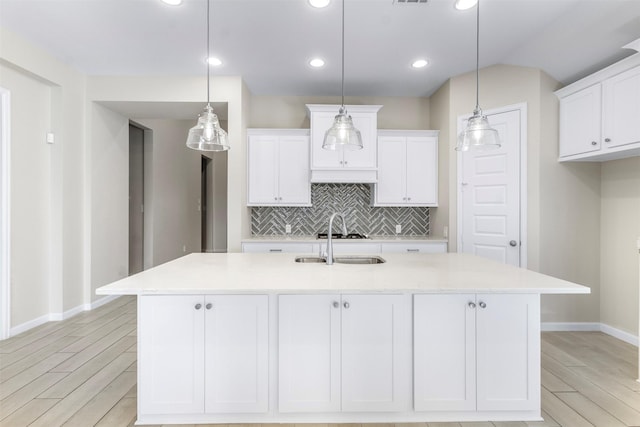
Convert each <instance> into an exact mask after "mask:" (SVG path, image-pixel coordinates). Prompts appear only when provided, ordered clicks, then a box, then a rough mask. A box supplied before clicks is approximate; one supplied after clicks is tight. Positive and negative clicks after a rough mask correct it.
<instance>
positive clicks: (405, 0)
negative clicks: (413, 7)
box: [393, 0, 429, 4]
mask: <svg viewBox="0 0 640 427" xmlns="http://www.w3.org/2000/svg"><path fill="white" fill-rule="evenodd" d="M427 2H429V0H393V3H394V4H427Z"/></svg>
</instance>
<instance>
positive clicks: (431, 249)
mask: <svg viewBox="0 0 640 427" xmlns="http://www.w3.org/2000/svg"><path fill="white" fill-rule="evenodd" d="M380 249H381V250H380V252H382V253H424V254H443V253H446V252H447V242H426V243H425V242H410V241H403V242H389V243H382V244H381V245H380Z"/></svg>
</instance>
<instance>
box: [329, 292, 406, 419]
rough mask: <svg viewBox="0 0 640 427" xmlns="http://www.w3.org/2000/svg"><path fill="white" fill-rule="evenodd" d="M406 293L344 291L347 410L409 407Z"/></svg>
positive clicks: (344, 405) (344, 400) (344, 406)
mask: <svg viewBox="0 0 640 427" xmlns="http://www.w3.org/2000/svg"><path fill="white" fill-rule="evenodd" d="M408 305H409V304H407V303H406V302H405V297H404V296H403V295H362V294H361V295H343V296H342V410H343V411H351V412H381V411H402V410H408V409H409V393H410V389H411V385H410V384H411V382H410V377H411V334H410V331H411V321H410V316H409V313H410V308H409V307H408Z"/></svg>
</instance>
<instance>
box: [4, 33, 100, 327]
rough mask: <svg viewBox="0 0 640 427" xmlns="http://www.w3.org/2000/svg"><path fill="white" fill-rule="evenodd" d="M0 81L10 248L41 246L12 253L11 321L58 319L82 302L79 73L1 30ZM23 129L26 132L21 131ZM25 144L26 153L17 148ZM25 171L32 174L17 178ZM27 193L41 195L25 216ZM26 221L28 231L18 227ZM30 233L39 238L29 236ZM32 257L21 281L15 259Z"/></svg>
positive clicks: (16, 323) (81, 100)
mask: <svg viewBox="0 0 640 427" xmlns="http://www.w3.org/2000/svg"><path fill="white" fill-rule="evenodd" d="M0 86H2V87H4V88H5V89H8V90H9V91H10V92H11V100H12V110H13V111H11V129H12V139H11V145H12V151H13V154H12V159H11V163H12V178H11V179H12V183H11V188H12V199H11V202H10V203H11V205H12V207H11V209H12V212H14V213H13V215H12V247H14V248H15V246H14V245H17V246H23V245H30V247H31V248H32V250H33V251H35V252H38V251H40V250H44V251H46V253H44V254H38V255H36V254H35V253H34V252H32V254H31V255H29V256H26V257H25V256H23V255H20V257H19V258H18V255H16V254H15V253H14V254H13V255H12V265H11V269H12V272H11V273H12V275H13V276H14V279H13V280H14V284H13V286H12V287H13V288H15V289H14V293H13V295H12V301H11V303H12V320H11V325H10V326H11V328H15V327H19V326H20V325H22V324H25V323H26V322H32V321H35V322H36V323H37V322H39V321H42V320H46V317H47V316H48V317H49V318H52V319H55V318H61V317H62V316H63V314H64V313H65V312H67V311H69V310H72V309H75V308H77V307H79V306H82V304H83V303H86V302H88V297H89V296H88V291H87V288H86V287H85V283H86V281H87V276H86V271H85V269H84V261H85V254H86V251H85V250H84V248H85V235H86V234H85V233H84V225H85V221H84V219H85V216H84V215H85V212H86V210H85V206H86V205H85V202H86V200H85V187H84V185H85V182H86V181H85V179H84V178H85V172H86V171H85V167H84V165H85V163H84V156H85V151H84V145H83V144H84V139H85V135H84V129H85V128H84V122H85V104H84V88H85V76H84V75H82V74H81V73H79V72H77V71H75V70H73V69H71V68H70V67H67V66H66V65H64V64H62V63H61V62H59V61H57V60H55V59H54V58H53V57H51V56H50V55H48V54H47V53H46V52H44V51H42V50H40V49H38V48H36V47H34V46H32V45H30V44H29V43H27V42H25V41H24V40H23V39H21V38H19V37H17V36H15V35H14V34H13V33H11V32H10V31H7V30H5V29H3V28H0ZM36 88H37V89H36ZM46 92H48V93H47V94H46V95H45V93H46ZM43 96H44V98H43ZM42 120H46V122H42ZM43 132H54V134H55V138H56V143H55V144H54V145H47V144H45V143H44V133H43ZM30 133H32V134H33V135H31V136H28V135H29V134H30ZM25 138H26V139H25ZM30 145H31V146H32V147H31V148H32V150H29V151H28V152H26V151H25V152H23V151H22V150H23V149H27V148H28V147H29V146H30ZM45 153H46V154H45ZM24 156H28V158H27V157H24ZM43 156H47V160H46V164H44V163H42V162H44V157H43ZM29 164H30V166H29V167H28V168H27V165H29ZM38 168H42V169H41V171H38V170H37V169H38ZM34 169H35V172H34ZM26 173H30V174H31V177H24V176H21V175H20V174H26ZM42 174H45V175H42ZM41 175H42V176H41ZM32 180H37V181H38V182H35V181H33V182H32ZM33 185H35V186H36V187H37V188H38V189H37V190H36V188H32V186H33ZM43 192H44V193H43ZM45 193H46V194H45ZM29 194H31V196H30V197H33V198H35V197H40V196H43V197H44V196H46V197H44V198H40V199H37V201H35V202H34V201H32V202H30V203H32V206H30V207H29V211H30V212H29V213H27V212H24V211H23V209H24V207H20V203H21V202H19V201H17V200H15V197H25V196H26V195H29ZM18 195H20V196H18ZM34 200H35V199H34ZM16 209H17V210H16ZM27 218H28V219H29V221H30V222H31V226H30V227H32V228H33V230H27V229H26V228H23V227H22V226H21V225H20V223H21V221H22V220H23V219H24V220H27ZM14 227H18V228H19V229H14ZM24 233H28V234H24ZM30 233H38V234H39V236H38V237H37V238H36V239H32V238H31V237H30ZM33 258H36V261H35V262H34V263H33V264H32V265H31V266H30V267H29V269H30V270H31V271H30V272H29V273H28V274H29V275H31V277H30V278H29V279H28V280H27V282H25V283H22V281H23V279H25V278H24V277H22V276H20V274H21V273H20V271H21V270H22V269H23V267H21V266H19V265H16V264H14V263H15V262H18V263H20V262H25V261H26V260H29V259H33ZM45 264H46V265H45ZM16 273H18V276H15V274H16ZM16 280H18V281H17V282H16ZM22 293H25V295H26V294H29V295H28V298H29V307H26V306H25V305H24V304H23V302H24V301H26V297H23V296H21V294H22ZM32 298H33V300H31V299H32ZM42 298H43V299H46V300H47V303H46V304H44V303H42V304H41V303H40V302H39V301H40V299H42ZM43 316H44V317H43Z"/></svg>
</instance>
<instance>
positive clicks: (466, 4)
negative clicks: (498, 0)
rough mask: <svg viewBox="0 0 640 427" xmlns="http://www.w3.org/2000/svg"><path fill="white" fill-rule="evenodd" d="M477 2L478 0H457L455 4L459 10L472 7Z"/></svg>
mask: <svg viewBox="0 0 640 427" xmlns="http://www.w3.org/2000/svg"><path fill="white" fill-rule="evenodd" d="M476 4H478V0H456V3H455V4H454V6H455V8H456V9H458V10H467V9H471V8H472V7H473V6H475V5H476Z"/></svg>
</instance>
